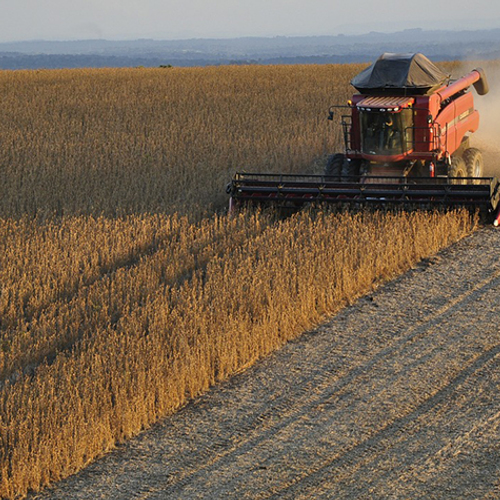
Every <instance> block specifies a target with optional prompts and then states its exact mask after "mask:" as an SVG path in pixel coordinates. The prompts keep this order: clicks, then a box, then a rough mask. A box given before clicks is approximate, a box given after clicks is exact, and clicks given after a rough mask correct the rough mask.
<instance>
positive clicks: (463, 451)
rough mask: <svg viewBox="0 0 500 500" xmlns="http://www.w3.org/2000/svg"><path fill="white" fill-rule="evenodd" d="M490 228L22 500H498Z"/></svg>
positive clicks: (499, 362) (499, 351) (496, 270)
mask: <svg viewBox="0 0 500 500" xmlns="http://www.w3.org/2000/svg"><path fill="white" fill-rule="evenodd" d="M499 256H500V232H498V231H496V230H493V229H490V228H484V229H481V230H479V231H477V232H476V233H474V234H473V235H472V236H471V237H468V238H466V239H464V240H462V241H461V242H459V243H458V244H456V245H454V246H452V247H450V248H449V249H447V250H445V251H443V252H441V253H439V254H438V255H437V256H435V257H433V258H430V259H427V260H425V261H423V262H421V263H420V264H419V265H418V266H416V267H415V268H414V269H413V270H411V271H410V272H409V273H407V274H405V275H404V276H402V277H400V278H398V279H396V280H394V281H392V282H391V283H389V284H387V285H385V286H383V287H380V288H379V289H378V290H377V291H375V292H374V293H373V294H371V295H369V296H365V297H364V298H362V299H360V300H359V301H357V302H356V303H354V304H353V305H351V306H349V307H347V308H345V309H344V310H343V311H341V312H340V313H339V314H338V315H336V316H335V317H334V318H333V319H332V320H331V321H329V322H328V323H325V324H323V325H321V326H320V327H318V328H317V329H315V330H314V331H311V332H307V333H305V334H304V335H302V336H301V337H300V338H298V339H297V340H295V341H292V342H290V343H289V344H287V345H286V346H285V347H284V348H283V349H281V350H280V351H279V352H276V353H275V354H274V355H272V356H270V357H269V358H267V359H265V360H263V361H261V362H260V363H258V364H257V365H256V366H254V367H252V368H250V369H249V370H247V371H245V372H244V373H241V374H239V375H237V376H235V377H233V378H232V379H231V380H230V381H228V382H226V383H223V384H221V385H219V386H217V387H215V388H214V389H212V390H211V391H210V392H209V393H207V394H206V395H204V396H202V397H200V398H198V399H197V400H196V401H194V402H192V403H190V404H189V405H187V406H186V407H185V408H183V409H182V410H180V411H179V412H178V413H176V414H175V415H172V416H170V417H168V418H165V419H164V420H162V421H161V422H160V423H158V424H157V425H155V426H154V427H153V428H151V429H149V430H147V431H145V432H144V433H142V434H141V435H140V436H138V437H137V438H135V439H133V440H131V441H129V442H127V443H125V444H123V445H121V446H120V447H119V448H118V449H116V450H114V451H113V452H111V453H109V454H108V455H106V456H105V457H103V458H101V459H99V460H97V461H96V462H95V463H93V464H91V465H90V466H89V467H87V468H86V469H85V470H83V471H81V472H80V473H78V474H76V475H74V476H72V477H70V478H68V479H66V480H64V481H61V482H60V483H58V484H56V485H54V486H53V487H52V488H50V489H47V490H45V491H44V492H43V493H40V494H37V495H32V496H31V498H32V499H39V500H42V499H44V500H47V499H54V500H55V499H67V498H72V499H81V500H83V499H92V500H95V499H116V500H121V499H123V500H125V499H127V500H128V499H143V500H146V499H148V500H160V499H170V498H172V499H174V498H175V499H181V498H182V499H215V498H231V499H233V498H234V499H271V498H272V499H278V498H279V499H312V498H314V499H330V498H331V499H333V498H335V499H342V498H349V499H350V498H352V499H363V498H366V499H368V498H369V499H378V498H379V499H388V498H391V499H393V498H394V499H395V498H427V499H434V498H435V499H447V498H449V499H456V498H461V499H468V498H470V499H479V498H500V460H499V459H498V457H499V455H500V390H499V389H500V328H499V326H498V317H499V312H500V260H499Z"/></svg>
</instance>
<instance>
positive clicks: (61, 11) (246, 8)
mask: <svg viewBox="0 0 500 500" xmlns="http://www.w3.org/2000/svg"><path fill="white" fill-rule="evenodd" d="M2 3H3V5H2V7H3V12H2V16H1V18H0V42H20V41H36V40H46V41H72V40H85V39H102V40H135V39H141V38H147V39H155V40H179V39H181V40H182V39H192V38H222V39H224V38H240V37H275V36H289V37H293V36H323V35H338V34H346V35H353V34H363V33H369V32H371V31H380V32H393V31H401V30H404V29H411V28H421V29H424V30H434V29H444V30H454V31H456V30H466V29H470V30H477V29H494V28H500V3H499V4H494V5H493V4H492V2H491V0H476V2H475V3H474V8H473V9H471V4H470V2H469V1H465V0H456V1H455V2H454V3H453V9H450V8H449V5H446V4H445V3H444V2H436V1H435V0H420V2H419V4H418V7H415V4H414V3H413V2H412V3H410V2H404V1H403V2H401V1H397V0H379V1H378V2H377V3H376V4H374V3H373V2H369V1H368V0H360V1H359V2H357V3H356V5H355V8H353V7H352V5H353V4H351V3H348V2H345V1H340V0H333V1H332V0H309V1H308V2H307V4H306V3H305V2H303V0H265V1H264V0H254V1H253V2H251V3H249V2H245V3H243V2H241V1H238V0H213V1H212V2H210V3H207V2H204V1H202V0H167V1H161V0H74V1H73V2H71V3H69V2H65V1H63V0H47V1H46V2H44V3H43V4H41V3H39V2H37V1H36V0H4V1H3V2H2ZM430 14H432V15H430ZM358 19H359V21H358ZM366 20H368V21H366ZM433 20H434V21H433Z"/></svg>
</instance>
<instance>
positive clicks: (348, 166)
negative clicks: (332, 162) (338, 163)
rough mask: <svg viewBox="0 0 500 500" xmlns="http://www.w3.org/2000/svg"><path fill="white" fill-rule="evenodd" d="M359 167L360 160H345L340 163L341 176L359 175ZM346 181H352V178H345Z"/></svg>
mask: <svg viewBox="0 0 500 500" xmlns="http://www.w3.org/2000/svg"><path fill="white" fill-rule="evenodd" d="M360 167H361V162H360V161H358V160H350V161H349V160H346V161H344V164H343V165H342V172H341V175H342V177H356V176H358V175H359V171H360ZM346 180H347V181H352V180H354V179H346Z"/></svg>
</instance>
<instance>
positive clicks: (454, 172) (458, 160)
mask: <svg viewBox="0 0 500 500" xmlns="http://www.w3.org/2000/svg"><path fill="white" fill-rule="evenodd" d="M448 177H468V175H467V166H466V164H465V161H464V159H463V158H462V157H461V156H453V157H452V158H451V165H449V166H448ZM451 182H453V183H454V184H466V183H467V181H466V180H461V179H459V180H453V181H451Z"/></svg>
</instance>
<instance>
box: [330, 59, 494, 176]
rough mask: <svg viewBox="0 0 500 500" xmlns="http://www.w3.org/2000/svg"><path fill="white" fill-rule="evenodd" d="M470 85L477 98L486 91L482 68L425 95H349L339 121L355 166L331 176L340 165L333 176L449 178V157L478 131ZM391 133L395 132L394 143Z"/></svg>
mask: <svg viewBox="0 0 500 500" xmlns="http://www.w3.org/2000/svg"><path fill="white" fill-rule="evenodd" d="M471 85H475V86H476V90H478V93H480V94H484V93H486V92H487V90H488V87H487V82H486V79H485V75H484V72H483V71H482V70H481V69H478V70H473V71H472V72H470V73H469V74H468V75H466V76H464V77H462V78H460V79H459V80H457V81H455V82H454V83H452V84H451V85H443V86H440V87H438V88H436V89H433V90H432V91H431V92H428V93H426V94H424V95H422V94H421V93H416V94H415V95H411V94H410V95H408V94H407V93H406V92H405V95H398V93H397V92H396V93H395V95H387V89H384V91H383V92H380V94H378V93H374V92H369V93H358V94H355V95H353V97H352V99H351V100H350V101H349V107H350V109H351V114H350V115H344V116H343V117H342V125H343V127H344V137H345V139H346V141H345V142H346V144H345V149H346V151H345V158H346V159H347V161H353V166H351V167H349V166H347V168H346V167H345V166H344V167H343V168H342V167H340V168H339V170H338V172H335V168H338V167H336V166H334V168H333V171H332V169H330V173H332V175H334V176H335V175H337V174H338V175H343V174H347V175H360V174H372V175H385V174H388V173H389V174H391V175H398V174H400V175H402V176H407V175H411V176H413V177H433V176H435V175H446V176H448V175H449V173H450V172H449V168H448V167H449V166H450V165H451V158H452V156H453V155H454V154H455V153H458V154H459V155H461V154H463V152H464V151H465V150H466V149H468V143H467V138H468V134H472V133H474V132H476V130H477V129H478V127H479V113H478V111H477V110H476V109H475V108H474V96H473V94H472V93H471V92H469V87H470V86H471ZM332 109H333V108H332ZM332 109H331V112H330V116H331V118H333V111H332ZM389 127H392V132H389ZM394 130H395V131H394ZM389 133H392V134H393V138H392V139H390V138H389V136H388V134H389ZM395 136H396V138H394V137H395ZM391 141H392V142H391ZM480 170H482V169H480ZM458 173H459V174H461V175H462V176H464V177H465V176H466V175H470V176H476V177H479V176H480V175H481V174H482V172H481V171H474V169H473V168H471V169H468V170H467V168H466V167H465V169H463V170H461V171H459V172H458Z"/></svg>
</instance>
